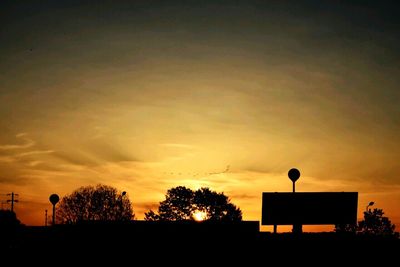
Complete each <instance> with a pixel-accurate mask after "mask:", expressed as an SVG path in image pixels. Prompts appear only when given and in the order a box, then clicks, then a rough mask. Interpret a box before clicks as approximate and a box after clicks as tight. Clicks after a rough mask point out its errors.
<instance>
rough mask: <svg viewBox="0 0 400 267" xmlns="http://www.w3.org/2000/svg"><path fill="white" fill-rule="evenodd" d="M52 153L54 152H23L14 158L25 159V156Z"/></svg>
mask: <svg viewBox="0 0 400 267" xmlns="http://www.w3.org/2000/svg"><path fill="white" fill-rule="evenodd" d="M53 152H54V150H33V151H28V152H23V153H20V154H17V155H15V156H16V157H27V156H34V155H40V154H50V153H53Z"/></svg>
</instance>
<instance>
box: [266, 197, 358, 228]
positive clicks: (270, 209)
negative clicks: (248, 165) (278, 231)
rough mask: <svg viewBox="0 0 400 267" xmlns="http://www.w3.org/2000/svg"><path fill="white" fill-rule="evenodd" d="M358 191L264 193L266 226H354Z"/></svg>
mask: <svg viewBox="0 0 400 267" xmlns="http://www.w3.org/2000/svg"><path fill="white" fill-rule="evenodd" d="M357 203H358V193H357V192H298V193H263V195H262V218H261V224H263V225H293V224H302V225H307V224H309V225H312V224H314V225H322V224H355V223H356V222H357Z"/></svg>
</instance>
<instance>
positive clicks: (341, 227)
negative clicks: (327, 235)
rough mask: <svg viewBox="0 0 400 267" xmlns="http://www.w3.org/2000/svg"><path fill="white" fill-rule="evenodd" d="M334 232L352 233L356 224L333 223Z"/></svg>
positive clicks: (355, 230)
mask: <svg viewBox="0 0 400 267" xmlns="http://www.w3.org/2000/svg"><path fill="white" fill-rule="evenodd" d="M335 232H336V233H353V234H355V233H356V232H357V224H337V225H335Z"/></svg>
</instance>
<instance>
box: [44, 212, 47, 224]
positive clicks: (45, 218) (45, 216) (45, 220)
mask: <svg viewBox="0 0 400 267" xmlns="http://www.w3.org/2000/svg"><path fill="white" fill-rule="evenodd" d="M44 226H47V210H45V211H44Z"/></svg>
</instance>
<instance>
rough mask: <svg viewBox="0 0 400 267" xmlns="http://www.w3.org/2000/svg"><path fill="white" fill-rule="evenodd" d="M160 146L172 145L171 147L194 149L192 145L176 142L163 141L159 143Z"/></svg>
mask: <svg viewBox="0 0 400 267" xmlns="http://www.w3.org/2000/svg"><path fill="white" fill-rule="evenodd" d="M160 146H164V147H173V148H182V149H194V148H195V147H194V146H192V145H187V144H178V143H164V144H160Z"/></svg>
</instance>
